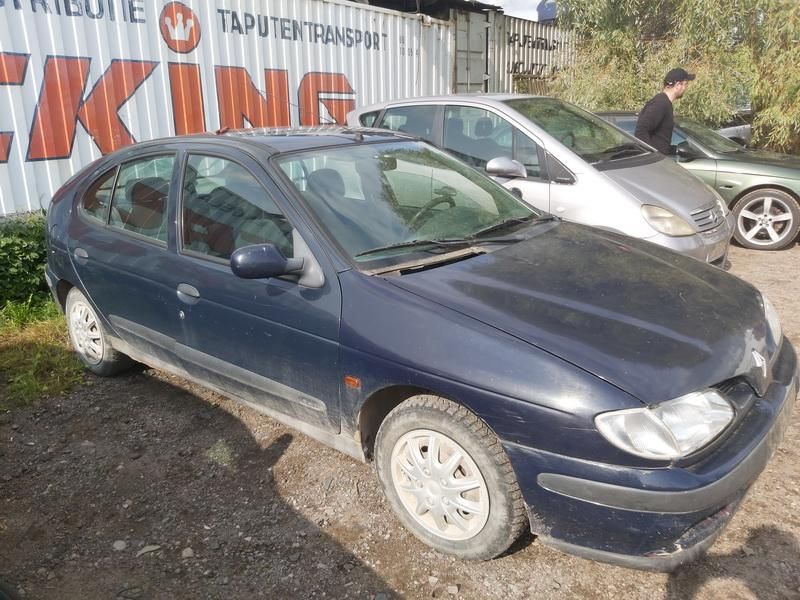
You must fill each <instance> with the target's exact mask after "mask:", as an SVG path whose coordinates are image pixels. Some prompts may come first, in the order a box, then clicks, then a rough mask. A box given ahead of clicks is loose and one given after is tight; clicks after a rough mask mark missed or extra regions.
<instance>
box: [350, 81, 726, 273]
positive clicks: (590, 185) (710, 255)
mask: <svg viewBox="0 0 800 600" xmlns="http://www.w3.org/2000/svg"><path fill="white" fill-rule="evenodd" d="M347 122H348V124H349V125H351V126H367V127H380V128H384V129H392V130H395V131H401V132H406V133H409V134H411V135H415V136H418V137H421V138H423V139H426V140H428V141H430V142H431V143H433V144H435V145H437V146H439V147H441V148H444V149H446V150H448V151H449V152H451V153H452V154H454V155H456V156H458V157H459V158H461V159H462V160H464V161H466V162H467V163H469V164H471V165H473V166H474V167H477V168H480V169H482V170H484V171H485V172H486V173H487V174H489V175H491V176H492V177H494V178H495V179H497V180H498V181H500V182H501V183H503V185H505V186H506V187H508V188H510V189H512V190H515V191H516V193H517V194H519V195H520V196H521V197H522V198H523V199H524V200H525V201H526V202H528V203H529V204H531V205H532V206H534V207H536V208H539V209H542V210H545V211H547V212H550V213H552V214H555V215H558V216H560V217H563V218H564V219H567V220H570V221H575V222H578V223H584V224H586V225H592V226H595V227H602V228H605V229H610V230H614V231H618V232H620V233H624V234H625V235H629V236H632V237H635V238H640V239H644V240H647V241H650V242H654V243H656V244H660V245H662V246H666V247H667V248H671V249H672V250H675V251H677V252H680V253H682V254H686V255H688V256H692V257H694V258H697V259H699V260H703V261H706V262H709V263H713V264H715V265H718V266H724V265H725V262H726V255H727V252H728V245H729V243H730V239H731V235H732V233H733V217H732V216H731V215H730V212H729V211H728V208H727V206H726V204H725V202H724V201H723V200H722V198H721V197H720V196H719V194H717V192H715V191H714V190H713V189H711V188H710V187H709V186H707V185H706V184H705V183H703V182H702V181H700V180H699V179H698V178H697V177H695V176H694V175H692V174H691V173H688V172H687V171H686V170H685V169H682V168H681V167H680V166H678V165H676V164H675V163H674V161H672V160H669V159H668V158H666V157H665V156H663V155H661V154H660V153H658V152H657V151H656V150H655V149H653V148H652V147H650V146H649V145H647V144H645V143H644V142H642V141H640V140H638V139H636V138H634V137H632V136H630V135H629V134H627V133H625V132H624V131H622V130H620V129H618V128H616V127H614V126H613V125H610V124H609V123H607V122H606V121H604V120H603V119H601V118H600V117H597V116H595V115H593V114H592V113H589V112H587V111H585V110H582V109H580V108H578V107H577V106H574V105H572V104H569V103H567V102H563V101H561V100H558V99H556V98H548V97H541V96H527V95H519V94H480V95H471V94H459V95H453V96H439V97H430V98H414V99H408V100H397V101H393V102H384V103H381V104H375V105H372V106H368V107H365V108H361V109H358V110H355V111H353V112H351V113H350V114H348V115H347Z"/></svg>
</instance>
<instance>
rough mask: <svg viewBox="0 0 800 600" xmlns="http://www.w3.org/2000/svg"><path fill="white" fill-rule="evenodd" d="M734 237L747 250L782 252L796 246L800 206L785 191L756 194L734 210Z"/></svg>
mask: <svg viewBox="0 0 800 600" xmlns="http://www.w3.org/2000/svg"><path fill="white" fill-rule="evenodd" d="M733 214H734V216H735V217H736V229H735V231H734V234H733V235H734V237H735V238H736V241H737V242H739V244H741V245H742V246H744V247H745V248H752V249H754V250H781V249H782V248H786V247H787V246H789V245H790V244H792V243H794V240H795V239H796V238H797V232H798V229H800V205H798V203H797V200H796V199H795V198H794V197H793V196H791V195H790V194H787V193H786V192H784V191H781V190H775V189H761V190H754V191H752V192H750V193H748V194H745V195H744V196H742V197H741V198H740V199H739V200H738V201H737V202H736V204H735V205H734V207H733Z"/></svg>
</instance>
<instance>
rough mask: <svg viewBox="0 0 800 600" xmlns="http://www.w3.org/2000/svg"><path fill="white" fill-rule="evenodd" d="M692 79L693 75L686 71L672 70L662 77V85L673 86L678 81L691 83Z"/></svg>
mask: <svg viewBox="0 0 800 600" xmlns="http://www.w3.org/2000/svg"><path fill="white" fill-rule="evenodd" d="M692 79H694V73H689V72H688V71H687V70H686V69H681V68H677V69H672V70H671V71H670V72H669V73H667V75H666V77H664V85H673V84H675V83H678V82H679V81H691V80H692Z"/></svg>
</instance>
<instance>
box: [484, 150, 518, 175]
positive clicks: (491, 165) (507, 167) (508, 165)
mask: <svg viewBox="0 0 800 600" xmlns="http://www.w3.org/2000/svg"><path fill="white" fill-rule="evenodd" d="M486 173H487V175H490V176H492V177H502V178H505V179H518V178H522V179H525V178H526V177H527V176H528V170H527V169H526V168H525V165H523V164H522V163H521V162H519V161H516V160H513V159H511V158H508V157H507V156H498V157H497V158H493V159H492V160H490V161H489V162H487V163H486Z"/></svg>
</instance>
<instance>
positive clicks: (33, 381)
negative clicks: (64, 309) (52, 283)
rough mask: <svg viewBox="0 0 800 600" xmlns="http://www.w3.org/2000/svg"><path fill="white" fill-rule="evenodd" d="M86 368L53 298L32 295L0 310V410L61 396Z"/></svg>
mask: <svg viewBox="0 0 800 600" xmlns="http://www.w3.org/2000/svg"><path fill="white" fill-rule="evenodd" d="M83 372H84V371H83V367H82V366H81V364H80V362H78V360H77V359H76V358H75V356H74V355H73V353H72V351H71V349H70V345H69V338H68V336H67V326H66V321H65V320H64V317H63V315H62V314H61V311H60V310H59V308H58V306H56V304H55V302H53V300H52V299H50V298H49V297H47V296H31V297H29V298H28V299H27V300H25V301H22V302H14V301H7V302H6V304H5V305H4V306H3V307H2V308H0V410H9V409H12V408H15V407H20V406H24V405H26V404H28V403H30V402H32V401H33V400H36V399H37V398H41V397H43V396H55V395H58V394H62V393H64V392H66V391H67V390H69V389H70V388H72V387H73V386H75V385H77V384H78V383H80V382H81V381H82V379H83Z"/></svg>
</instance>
